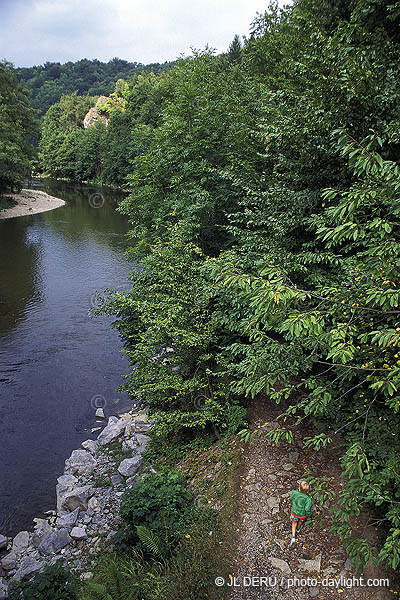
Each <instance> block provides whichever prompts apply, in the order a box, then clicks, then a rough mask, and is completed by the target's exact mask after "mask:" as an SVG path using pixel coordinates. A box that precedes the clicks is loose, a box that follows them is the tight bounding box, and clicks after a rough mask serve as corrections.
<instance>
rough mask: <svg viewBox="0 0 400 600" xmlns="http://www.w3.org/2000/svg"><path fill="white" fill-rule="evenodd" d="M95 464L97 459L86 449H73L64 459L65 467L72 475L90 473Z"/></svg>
mask: <svg viewBox="0 0 400 600" xmlns="http://www.w3.org/2000/svg"><path fill="white" fill-rule="evenodd" d="M96 466H97V460H96V459H95V458H94V457H93V456H92V455H91V454H90V453H89V452H87V451H86V450H74V451H73V452H72V454H71V456H70V457H69V458H67V460H66V461H65V469H66V471H67V472H68V473H72V475H75V473H77V474H78V475H82V474H83V473H91V472H92V471H93V469H94V468H95V467H96Z"/></svg>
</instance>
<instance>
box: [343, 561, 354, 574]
mask: <svg viewBox="0 0 400 600" xmlns="http://www.w3.org/2000/svg"><path fill="white" fill-rule="evenodd" d="M344 568H345V569H346V571H352V570H353V563H352V562H351V559H350V558H346V562H345V563H344Z"/></svg>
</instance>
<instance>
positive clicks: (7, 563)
mask: <svg viewBox="0 0 400 600" xmlns="http://www.w3.org/2000/svg"><path fill="white" fill-rule="evenodd" d="M0 565H1V566H2V568H3V569H4V570H5V571H12V570H13V569H15V568H16V566H17V555H16V554H15V552H9V553H8V554H6V556H3V558H2V559H1V560H0Z"/></svg>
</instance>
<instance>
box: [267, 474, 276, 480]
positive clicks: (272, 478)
mask: <svg viewBox="0 0 400 600" xmlns="http://www.w3.org/2000/svg"><path fill="white" fill-rule="evenodd" d="M268 479H270V480H271V481H276V475H268Z"/></svg>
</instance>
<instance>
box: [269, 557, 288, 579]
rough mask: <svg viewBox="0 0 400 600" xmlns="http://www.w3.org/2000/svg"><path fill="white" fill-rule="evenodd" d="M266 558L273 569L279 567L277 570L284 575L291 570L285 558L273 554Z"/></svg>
mask: <svg viewBox="0 0 400 600" xmlns="http://www.w3.org/2000/svg"><path fill="white" fill-rule="evenodd" d="M268 560H269V562H270V563H271V565H272V566H273V567H274V568H275V569H279V571H281V572H282V573H284V574H285V575H290V573H291V572H292V571H291V570H290V567H289V565H288V563H287V562H286V560H282V559H280V558H276V557H275V556H269V557H268Z"/></svg>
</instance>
